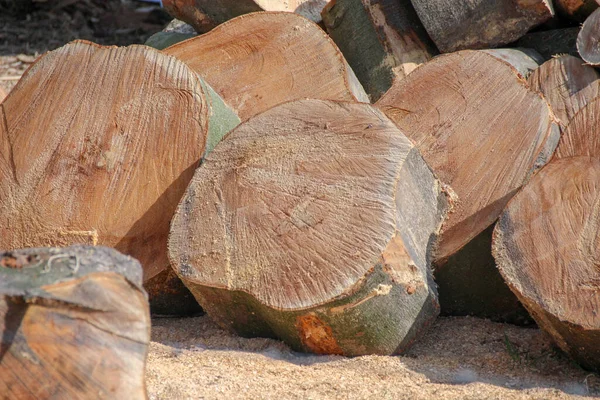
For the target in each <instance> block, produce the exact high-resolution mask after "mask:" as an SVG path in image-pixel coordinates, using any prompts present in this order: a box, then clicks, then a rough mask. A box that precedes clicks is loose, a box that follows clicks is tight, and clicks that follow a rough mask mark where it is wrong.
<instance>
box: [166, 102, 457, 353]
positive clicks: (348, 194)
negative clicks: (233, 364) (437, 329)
mask: <svg viewBox="0 0 600 400" xmlns="http://www.w3.org/2000/svg"><path fill="white" fill-rule="evenodd" d="M446 201H447V200H446V196H445V195H444V193H443V191H442V186H441V185H440V184H439V182H438V181H437V180H436V179H435V177H434V176H433V174H432V172H431V170H430V169H429V167H428V166H427V165H426V164H425V162H424V161H423V159H422V158H421V156H420V154H419V152H418V150H417V149H416V148H415V147H414V145H413V144H412V143H411V142H410V141H409V140H408V139H407V138H406V137H405V136H404V135H403V134H402V133H401V131H399V130H398V129H397V128H396V127H395V125H394V124H393V123H392V122H391V121H390V120H388V119H387V118H386V117H385V115H383V113H381V112H379V111H378V110H376V109H374V108H372V107H371V106H370V105H368V104H360V103H338V102H332V101H324V100H300V101H295V102H289V103H285V104H283V105H280V106H277V107H274V108H272V109H271V110H269V111H267V112H265V113H263V114H260V115H258V116H256V117H254V118H252V119H250V120H248V121H246V122H245V123H243V124H242V125H240V127H238V128H237V129H235V130H233V131H232V132H231V133H230V134H229V135H227V137H226V138H225V139H224V140H223V141H222V142H221V143H219V145H218V146H217V147H216V148H215V150H214V151H213V152H212V153H211V154H210V155H209V156H208V157H207V159H206V160H205V162H204V163H203V164H202V166H201V167H200V168H199V169H198V170H197V172H196V174H195V175H194V178H193V180H192V183H191V184H190V186H189V187H188V189H187V191H186V194H185V196H184V199H183V200H182V202H181V203H180V206H179V208H178V210H177V213H176V216H175V218H174V219H173V223H172V228H171V235H170V239H169V251H170V253H169V254H170V258H171V260H172V263H173V265H174V267H175V271H176V272H177V273H178V275H179V276H180V277H181V278H182V280H183V281H184V283H185V284H186V285H187V286H188V287H189V288H190V290H191V291H192V293H193V294H194V296H196V298H197V299H198V301H199V302H200V303H201V304H202V306H203V308H204V309H205V310H206V311H207V313H209V315H211V317H212V318H213V319H214V320H215V321H217V322H218V323H219V324H220V325H221V326H223V327H224V328H227V329H230V330H233V331H235V332H237V333H238V334H240V335H242V336H256V335H258V336H268V337H277V338H279V339H281V340H283V341H285V342H286V343H288V344H290V345H291V346H292V347H293V348H294V349H296V350H300V351H309V352H314V353H320V354H344V355H348V356H354V355H361V354H373V353H376V354H394V353H399V352H402V351H404V350H405V349H406V348H407V347H408V346H409V345H410V344H411V343H412V342H413V341H414V340H415V339H416V338H418V337H419V336H420V335H421V334H422V332H423V330H424V328H426V327H427V326H428V325H429V324H430V323H431V322H432V321H433V319H434V318H435V317H436V315H437V313H438V305H437V296H436V292H435V284H434V283H433V282H432V280H431V272H430V259H431V251H432V249H433V248H434V247H435V239H436V234H437V230H438V229H439V225H440V222H441V220H442V218H443V216H444V214H445V209H446Z"/></svg>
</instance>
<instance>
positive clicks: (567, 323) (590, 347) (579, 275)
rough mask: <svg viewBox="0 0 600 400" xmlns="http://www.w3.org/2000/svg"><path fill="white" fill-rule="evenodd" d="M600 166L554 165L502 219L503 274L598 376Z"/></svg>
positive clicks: (574, 160)
mask: <svg viewBox="0 0 600 400" xmlns="http://www.w3.org/2000/svg"><path fill="white" fill-rule="evenodd" d="M599 175H600V160H598V159H597V158H592V157H585V156H579V157H570V158H564V159H558V160H553V161H552V162H551V163H549V164H548V165H547V166H546V167H544V168H543V169H542V170H541V171H540V172H539V173H538V174H536V175H535V176H534V177H533V178H532V179H531V181H530V182H529V184H527V185H526V186H525V187H524V188H523V190H522V191H521V192H520V193H518V194H517V195H516V196H515V197H514V198H513V200H512V201H511V202H510V203H509V205H508V207H507V209H506V210H505V211H504V212H503V213H502V216H501V217H500V220H499V222H498V224H497V225H496V229H495V231H494V239H493V253H494V257H495V258H496V261H497V263H498V268H499V270H500V273H501V274H502V276H503V277H504V280H505V281H506V282H507V284H508V285H509V287H510V288H511V290H512V291H513V292H514V293H515V294H516V295H517V296H518V297H519V299H520V300H521V302H522V303H523V305H524V306H525V307H526V308H527V309H528V310H529V312H530V313H531V316H532V317H533V318H534V319H535V321H536V322H537V324H538V325H539V326H540V327H541V328H542V329H543V330H545V331H546V332H547V333H548V334H550V336H551V337H552V338H553V340H554V341H555V342H556V344H557V345H558V346H559V347H560V348H561V349H562V350H563V351H565V352H566V353H568V354H569V355H570V356H571V357H573V359H575V360H576V361H577V362H578V363H579V364H580V365H582V366H583V367H584V368H588V369H592V370H596V371H600V315H599V314H598V309H599V308H600V270H599V269H598V248H599V247H598V232H599V227H598V221H599V220H600V219H599V217H598V212H599V210H600V205H599V202H598V198H600V185H599V181H598V176H599Z"/></svg>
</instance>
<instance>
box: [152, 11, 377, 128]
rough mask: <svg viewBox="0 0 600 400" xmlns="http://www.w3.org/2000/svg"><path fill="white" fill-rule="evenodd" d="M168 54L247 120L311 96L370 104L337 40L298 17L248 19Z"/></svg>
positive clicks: (171, 49) (270, 15)
mask: <svg viewBox="0 0 600 400" xmlns="http://www.w3.org/2000/svg"><path fill="white" fill-rule="evenodd" d="M164 52H165V53H166V54H169V55H172V56H175V57H177V58H178V59H180V60H182V61H184V62H185V63H186V64H187V65H188V66H189V67H190V68H192V69H193V70H194V71H196V72H197V73H198V74H199V75H200V76H201V77H202V78H203V79H205V80H206V81H207V82H208V83H209V84H210V85H211V86H212V87H213V89H215V91H216V92H217V93H219V95H220V96H221V97H222V98H223V100H224V101H225V102H226V103H227V104H229V105H230V106H231V107H233V108H234V109H235V110H236V111H237V112H238V115H239V116H240V118H241V119H242V120H245V119H247V118H249V117H251V116H253V115H256V114H259V113H261V112H263V111H266V110H267V109H269V108H271V107H273V106H274V105H277V104H280V103H282V102H285V101H290V100H297V99H301V98H307V97H308V98H323V99H330V100H349V101H355V100H359V101H364V102H368V97H367V95H366V94H365V92H364V89H363V88H362V86H361V84H360V83H359V82H358V80H357V79H356V77H355V76H354V73H353V72H352V69H351V68H350V67H349V66H348V64H347V63H346V62H345V60H344V58H343V56H342V54H341V53H340V51H339V50H338V48H337V47H336V45H335V44H334V43H333V41H332V40H331V39H330V38H329V37H328V36H327V34H326V33H325V32H323V30H322V29H321V28H319V27H318V26H317V25H315V24H314V23H312V22H310V21H308V20H306V19H305V18H302V17H300V16H298V15H296V14H292V13H284V12H269V13H266V12H265V13H253V14H248V15H243V16H241V17H238V18H235V19H233V20H231V21H229V22H227V23H224V24H222V25H220V26H219V27H217V28H216V29H214V30H212V31H211V32H209V33H207V34H204V35H201V36H199V37H196V38H193V39H189V40H186V41H185V42H181V43H178V44H175V45H173V46H171V47H168V48H167V49H165V50H164Z"/></svg>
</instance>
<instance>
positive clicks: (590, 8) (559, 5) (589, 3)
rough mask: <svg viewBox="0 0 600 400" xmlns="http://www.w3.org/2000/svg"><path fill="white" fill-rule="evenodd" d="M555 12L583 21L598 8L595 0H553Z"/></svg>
mask: <svg viewBox="0 0 600 400" xmlns="http://www.w3.org/2000/svg"><path fill="white" fill-rule="evenodd" d="M553 3H554V7H555V8H556V12H557V13H559V14H560V15H562V16H564V17H566V18H569V19H572V20H574V21H578V22H583V21H585V19H586V18H587V17H588V16H589V15H590V14H591V13H593V12H594V10H596V9H597V8H598V3H597V2H596V0H553Z"/></svg>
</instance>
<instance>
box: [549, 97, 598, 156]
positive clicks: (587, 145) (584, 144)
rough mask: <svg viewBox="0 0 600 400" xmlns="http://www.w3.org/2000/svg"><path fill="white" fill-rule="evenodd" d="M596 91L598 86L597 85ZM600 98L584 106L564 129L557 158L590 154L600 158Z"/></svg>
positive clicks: (557, 150) (557, 149)
mask: <svg viewBox="0 0 600 400" xmlns="http://www.w3.org/2000/svg"><path fill="white" fill-rule="evenodd" d="M595 89H596V91H598V86H597V85H595ZM599 118H600V98H598V97H596V98H595V99H594V100H592V101H591V102H590V103H588V104H587V105H586V106H584V107H583V108H582V109H581V110H579V112H578V113H577V114H575V117H573V119H572V120H571V122H570V123H569V125H567V127H566V128H565V129H564V132H563V134H562V136H561V138H560V141H559V143H558V146H557V148H556V153H555V155H554V157H555V158H566V157H573V156H590V157H597V158H600V136H599V133H600V121H599Z"/></svg>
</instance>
